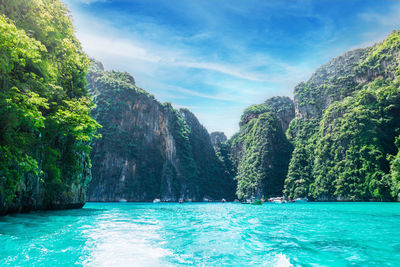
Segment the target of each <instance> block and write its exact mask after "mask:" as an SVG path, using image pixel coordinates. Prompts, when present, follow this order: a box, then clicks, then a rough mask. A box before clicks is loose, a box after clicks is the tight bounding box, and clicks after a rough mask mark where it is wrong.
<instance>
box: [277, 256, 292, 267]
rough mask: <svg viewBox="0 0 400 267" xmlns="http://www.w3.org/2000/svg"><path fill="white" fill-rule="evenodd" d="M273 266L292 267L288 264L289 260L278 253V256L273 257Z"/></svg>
mask: <svg viewBox="0 0 400 267" xmlns="http://www.w3.org/2000/svg"><path fill="white" fill-rule="evenodd" d="M274 266H275V267H292V266H293V264H291V263H290V260H289V258H288V257H287V256H286V255H285V254H282V253H279V254H277V255H275V260H274Z"/></svg>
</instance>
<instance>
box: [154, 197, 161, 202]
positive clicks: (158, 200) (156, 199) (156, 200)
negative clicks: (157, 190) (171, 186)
mask: <svg viewBox="0 0 400 267" xmlns="http://www.w3.org/2000/svg"><path fill="white" fill-rule="evenodd" d="M160 202H161V200H160V199H159V198H155V199H154V200H153V203H160Z"/></svg>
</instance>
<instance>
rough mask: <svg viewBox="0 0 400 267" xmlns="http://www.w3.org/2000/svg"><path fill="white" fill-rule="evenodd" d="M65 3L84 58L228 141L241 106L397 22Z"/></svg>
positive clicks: (229, 3) (160, 2) (294, 6)
mask: <svg viewBox="0 0 400 267" xmlns="http://www.w3.org/2000/svg"><path fill="white" fill-rule="evenodd" d="M65 1H66V2H67V4H70V8H71V9H72V15H73V17H74V21H75V25H76V29H77V34H78V37H79V39H80V40H81V42H82V45H83V47H84V49H85V51H86V52H87V53H88V54H89V55H90V56H92V57H95V58H96V59H99V60H101V61H103V63H104V65H105V66H106V68H113V69H117V70H120V71H128V72H130V73H131V74H132V75H134V76H135V78H136V81H137V83H138V85H139V86H141V87H143V88H144V89H145V90H147V91H149V92H151V93H152V94H154V95H155V96H156V98H157V99H159V100H161V101H168V102H172V103H173V105H174V106H175V107H188V108H190V109H194V112H195V114H196V115H197V116H198V117H199V119H200V121H201V122H202V123H204V125H205V126H206V127H207V128H208V129H209V130H210V131H213V130H223V131H226V132H228V135H231V134H233V132H234V131H236V130H237V124H238V121H239V119H240V114H241V112H242V111H243V109H244V108H246V107H247V106H248V105H250V104H254V103H261V102H263V101H264V100H265V99H266V98H268V97H271V96H275V95H288V96H291V95H292V91H293V87H294V86H295V85H296V84H297V83H299V82H300V81H304V80H307V79H308V78H309V77H310V75H311V73H312V71H313V70H314V69H315V68H316V67H318V66H319V65H320V64H321V63H325V62H326V61H327V60H329V59H330V58H332V57H334V56H338V55H339V54H341V53H343V52H345V51H346V50H348V49H349V48H353V47H355V46H356V45H357V46H359V45H360V44H366V43H370V42H371V40H373V41H375V40H376V41H378V40H379V38H383V37H382V35H383V34H386V32H387V29H389V28H391V27H393V25H399V23H400V16H398V14H400V4H396V5H394V4H393V5H391V7H392V9H390V11H389V12H382V10H375V9H374V8H371V9H368V8H366V7H364V6H363V5H362V4H360V6H359V8H358V9H357V10H350V11H349V8H347V7H341V6H340V5H336V4H332V5H331V6H330V7H327V8H326V7H325V6H323V5H325V4H321V3H320V2H319V1H311V0H298V1H260V0H248V1H246V2H242V1H238V0H221V1H219V2H218V4H216V2H215V1H208V0H204V1H185V0H182V1H179V0H178V1H175V2H174V4H171V2H170V1H168V0H157V1H153V0H146V1H136V0H135V1H133V0H132V1H127V0H115V1H107V0H65ZM360 3H362V2H361V1H360ZM90 4H93V5H90ZM345 4H347V3H345V2H343V3H342V4H341V5H343V6H344V5H345ZM89 5H90V6H89ZM95 8H98V9H95ZM333 11H335V12H336V13H334V12H333ZM332 14H334V15H332ZM338 17H340V18H341V20H340V21H342V20H343V22H342V24H341V25H340V24H338V23H339V20H338ZM353 24H354V25H353ZM343 25H345V27H343ZM365 25H368V27H365ZM352 27H354V28H352ZM360 29H361V30H360Z"/></svg>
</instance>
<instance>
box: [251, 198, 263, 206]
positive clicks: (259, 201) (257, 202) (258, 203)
mask: <svg viewBox="0 0 400 267" xmlns="http://www.w3.org/2000/svg"><path fill="white" fill-rule="evenodd" d="M262 203H263V201H262V200H261V199H256V200H254V201H253V202H251V203H250V204H251V205H262Z"/></svg>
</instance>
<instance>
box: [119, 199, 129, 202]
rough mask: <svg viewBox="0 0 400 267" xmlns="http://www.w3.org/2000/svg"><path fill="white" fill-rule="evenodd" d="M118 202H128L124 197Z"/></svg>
mask: <svg viewBox="0 0 400 267" xmlns="http://www.w3.org/2000/svg"><path fill="white" fill-rule="evenodd" d="M119 202H128V201H127V200H126V199H125V198H121V199H120V200H119Z"/></svg>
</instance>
